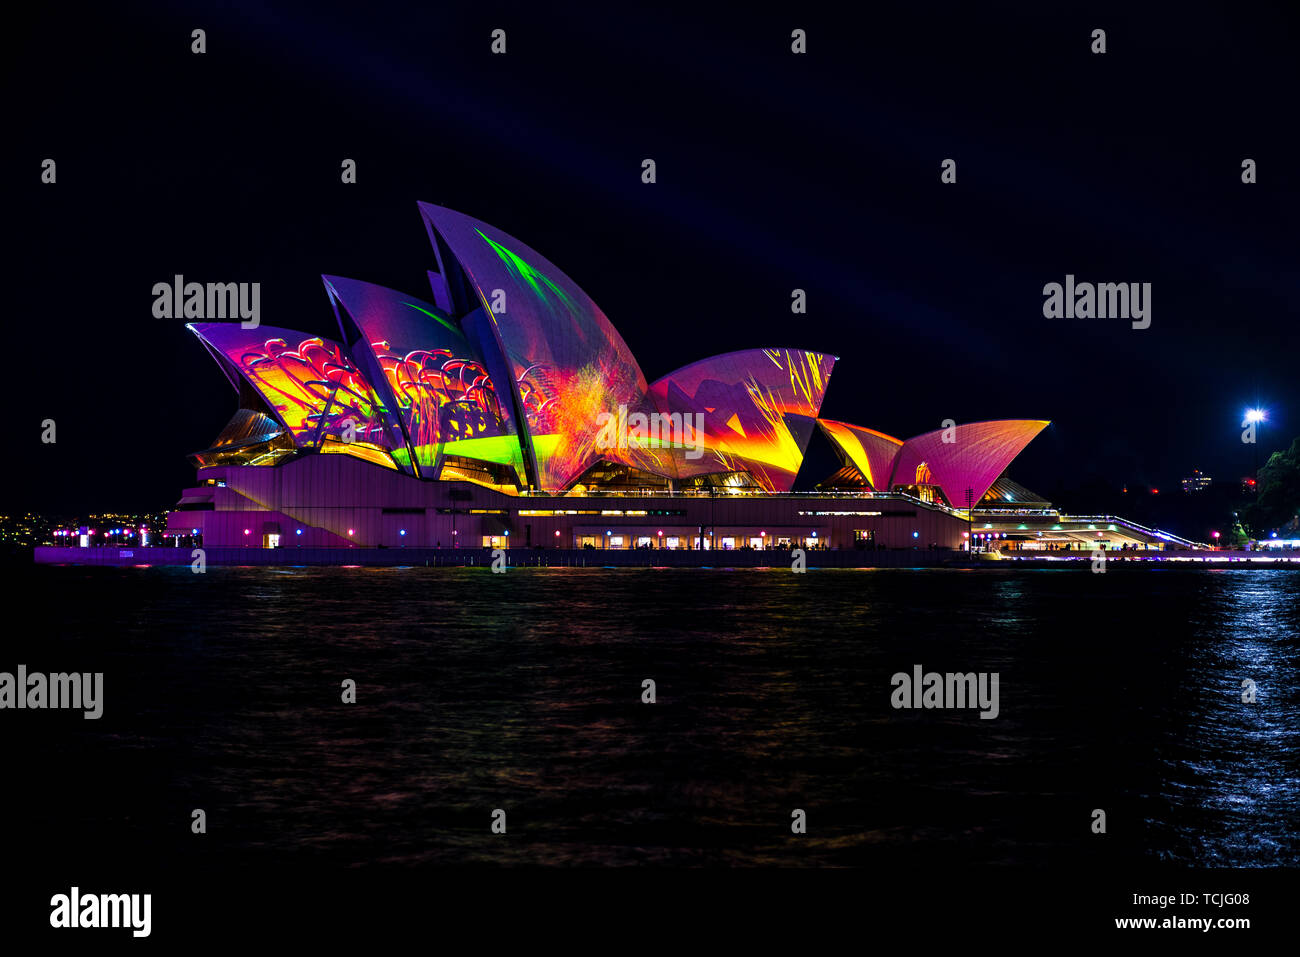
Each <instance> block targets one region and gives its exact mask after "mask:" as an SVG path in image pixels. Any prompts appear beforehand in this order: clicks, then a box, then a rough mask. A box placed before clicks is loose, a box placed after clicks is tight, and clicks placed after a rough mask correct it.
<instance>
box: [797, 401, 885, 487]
mask: <svg viewBox="0 0 1300 957" xmlns="http://www.w3.org/2000/svg"><path fill="white" fill-rule="evenodd" d="M817 424H818V425H820V426H821V428H822V431H823V432H824V433H825V434H826V437H827V438H829V439H830V440H831V442H832V443H834V445H835V447H836V449H838V450H839V452H840V453H841V456H842V457H843V458H845V459H846V460H847V461H848V462H850V463H852V465H853V466H854V468H856V469H857V470H858V472H859V473H861V475H862V477H863V479H865V480H866V482H867V485H869V486H870V487H871V488H873V489H875V490H876V491H879V492H888V491H889V476H890V474H891V472H892V471H893V468H894V457H895V456H896V455H897V454H898V450H899V449H901V448H902V447H903V440H902V439H896V438H894V437H893V436H892V435H886V434H885V433H884V432H877V431H876V430H875V429H867V428H863V427H862V426H860V425H850V424H849V423H847V422H837V421H835V420H834V419H818V420H817Z"/></svg>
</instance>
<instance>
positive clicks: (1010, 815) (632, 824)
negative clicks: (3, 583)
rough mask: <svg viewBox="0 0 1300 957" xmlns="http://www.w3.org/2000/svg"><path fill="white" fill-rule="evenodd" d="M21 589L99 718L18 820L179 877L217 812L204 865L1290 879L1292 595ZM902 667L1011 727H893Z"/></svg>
mask: <svg viewBox="0 0 1300 957" xmlns="http://www.w3.org/2000/svg"><path fill="white" fill-rule="evenodd" d="M31 575H32V578H33V581H32V583H31V587H32V588H35V589H43V590H45V591H46V592H48V593H49V596H50V597H48V599H47V600H51V601H54V600H56V599H55V598H54V597H53V596H57V602H58V607H59V608H60V609H61V616H62V621H61V630H60V632H59V634H58V635H57V636H55V637H53V638H51V639H50V643H51V647H50V649H49V650H48V653H47V655H46V658H47V659H48V660H54V659H55V658H57V659H58V660H59V661H64V660H69V661H70V660H74V659H75V660H78V661H81V660H86V659H87V656H89V657H91V658H94V659H96V660H97V661H98V662H99V665H100V666H102V669H103V670H104V671H105V672H106V675H107V677H106V684H107V687H108V688H109V692H108V693H109V696H110V697H109V699H108V701H109V706H108V709H107V711H106V717H105V719H104V720H102V721H101V722H77V723H76V726H70V725H69V724H63V725H60V726H59V730H58V734H59V735H61V736H62V737H60V738H59V739H58V741H57V744H58V746H59V747H61V748H63V749H65V750H66V751H68V752H70V753H72V754H73V755H75V756H76V758H77V761H78V762H79V763H74V764H73V765H72V766H76V767H79V768H81V769H82V771H83V777H82V778H79V779H77V781H75V782H74V781H73V780H71V779H64V778H62V777H61V773H60V772H58V771H57V770H56V771H53V772H52V773H51V774H50V775H48V776H47V777H46V779H45V780H44V781H43V782H41V783H38V784H35V785H34V786H33V791H32V807H31V808H30V809H29V810H30V812H31V816H32V817H33V818H34V819H35V820H36V821H37V822H40V821H45V823H46V825H47V826H48V827H50V828H55V827H56V826H61V824H56V822H62V821H66V820H67V819H69V818H71V819H73V820H77V819H83V818H84V819H85V821H86V822H87V825H88V826H89V825H90V824H93V825H94V827H96V828H98V829H99V830H100V831H104V829H105V826H104V825H103V823H102V820H101V819H100V818H98V817H94V815H96V814H99V815H107V816H108V817H109V818H110V819H112V820H113V821H114V822H115V823H114V824H113V825H112V826H111V827H108V828H107V832H106V833H112V829H113V828H118V829H119V830H121V829H125V830H126V832H127V837H122V838H121V840H123V841H126V840H127V838H128V837H129V838H130V840H131V841H132V842H133V843H132V844H131V846H133V847H137V848H138V847H149V848H153V849H154V850H152V851H151V852H150V853H155V854H158V855H159V856H160V857H162V858H165V859H170V858H171V857H172V856H175V857H180V856H182V855H188V858H189V859H192V858H193V856H194V854H195V851H194V846H193V844H192V843H191V844H187V845H184V847H182V845H181V844H180V843H178V839H177V838H176V837H175V836H174V832H173V831H172V824H173V822H172V821H171V820H170V816H174V814H175V813H176V809H178V808H182V809H183V808H188V807H192V806H194V805H195V802H196V800H197V799H196V795H202V801H203V802H204V805H203V806H205V807H208V808H209V809H210V810H209V813H210V815H212V817H213V820H214V821H219V822H220V829H219V830H218V829H216V828H214V834H219V835H220V836H219V837H218V838H215V839H213V840H211V841H208V842H205V844H204V845H203V847H202V849H201V851H200V853H201V854H202V855H206V856H207V857H208V858H210V859H211V860H213V861H226V860H229V859H232V858H238V859H240V860H246V859H250V858H251V859H253V860H268V861H285V860H293V861H301V860H310V861H317V860H319V861H322V862H328V863H330V864H338V865H356V864H362V863H366V862H374V861H388V862H396V863H405V864H414V863H435V864H464V863H490V864H501V863H559V864H635V863H642V862H658V863H669V864H770V863H776V864H782V865H807V864H836V865H859V864H860V865H867V866H876V865H879V864H890V863H895V862H897V863H909V864H912V863H925V862H950V863H970V862H1016V863H1030V864H1055V865H1059V864H1061V863H1063V862H1077V863H1079V864H1081V865H1087V864H1093V863H1109V862H1114V861H1115V860H1117V859H1118V860H1121V861H1122V860H1132V861H1135V862H1136V861H1141V860H1164V861H1175V862H1181V863H1187V864H1197V865H1221V866H1250V865H1277V864H1289V865H1296V864H1300V838H1298V836H1297V824H1296V815H1295V808H1296V806H1297V797H1298V796H1300V774H1298V773H1297V761H1296V754H1297V745H1298V744H1300V740H1298V737H1300V699H1298V694H1300V692H1298V691H1297V689H1298V688H1300V684H1298V683H1297V680H1296V679H1297V671H1298V670H1300V668H1298V665H1300V662H1298V657H1300V653H1298V650H1297V627H1298V626H1297V622H1298V621H1300V575H1297V574H1295V573H1293V572H1288V571H1278V570H1269V571H1260V570H1250V571H1205V570H1200V571H1183V570H1164V569H1161V570H1149V569H1141V570H1128V569H1112V571H1111V572H1109V573H1108V574H1106V575H1093V574H1090V573H1089V572H1088V571H1086V570H1080V571H1074V570H1070V571H1063V570H1049V571H1037V570H1016V571H1006V572H1003V571H1000V570H997V571H995V570H989V571H980V572H978V573H970V572H947V571H937V570H929V571H905V570H876V571H870V572H863V571H859V570H852V571H817V572H810V573H809V574H807V575H793V574H788V573H782V572H779V571H761V570H744V571H700V570H689V569H680V570H679V569H655V570H639V569H626V570H597V569H534V568H523V569H512V570H510V571H509V572H508V573H507V574H505V575H492V574H490V573H488V572H487V571H486V570H484V569H445V568H439V569H427V568H405V569H395V568H386V569H367V568H356V569H319V568H289V569H256V568H244V569H221V568H209V570H208V573H207V575H206V576H195V575H192V574H191V573H190V572H189V570H188V569H187V568H186V569H165V568H154V569H129V570H113V569H52V568H39V569H34V570H33V571H32V572H31ZM105 607H112V608H114V609H117V610H118V611H117V612H115V618H114V619H113V622H112V627H111V628H106V627H105V623H104V621H103V616H102V611H103V609H104V608H105ZM914 664H920V665H922V666H923V667H924V668H925V669H926V670H937V671H971V670H974V671H997V672H999V674H1000V676H1001V682H1000V690H1001V701H1000V706H1001V715H1000V717H999V718H998V719H997V720H994V721H981V720H979V719H978V716H977V714H976V712H973V711H971V712H952V711H920V712H908V711H895V710H893V709H892V708H891V707H890V706H889V698H890V691H891V687H890V676H891V675H892V674H893V673H894V672H896V671H908V672H910V670H911V668H912V666H913V665H914ZM78 667H86V666H82V665H78ZM1244 677H1250V678H1253V679H1254V680H1255V681H1256V682H1257V684H1258V688H1259V692H1258V694H1259V700H1258V701H1257V703H1255V704H1253V705H1247V704H1243V703H1242V702H1241V688H1240V684H1241V680H1242V678H1244ZM345 678H351V679H353V680H355V681H356V682H357V687H358V701H357V704H356V705H344V704H342V703H341V702H340V683H341V682H342V681H343V680H344V679H345ZM645 678H652V679H654V681H655V682H656V685H657V694H658V701H657V703H655V704H653V705H647V704H642V703H641V701H640V698H641V693H642V680H643V679H645ZM82 724H85V725H95V727H81V726H80V725H82ZM47 727H48V726H47ZM54 743H56V742H54V741H53V740H51V739H47V740H35V739H33V740H32V741H30V742H29V744H28V745H27V746H29V747H31V748H33V749H40V748H48V747H49V746H51V745H52V744H54ZM124 766H126V767H128V768H129V770H130V772H131V773H129V774H127V775H126V776H123V775H122V773H121V769H122V768H123V767H124ZM97 775H98V776H99V777H100V778H101V779H102V780H100V782H99V785H100V788H101V793H102V795H103V800H102V801H100V802H99V803H98V804H96V805H94V806H84V805H82V804H80V803H77V802H75V801H72V800H71V799H70V798H69V797H67V795H66V793H65V792H64V791H63V790H61V789H60V785H62V786H63V787H64V788H71V789H72V790H73V792H74V793H84V786H85V782H86V780H87V779H89V780H91V781H94V780H95V779H96V776H97ZM498 807H500V808H505V809H506V810H507V815H508V828H509V835H510V837H509V840H502V839H499V838H496V837H494V836H493V835H491V834H490V832H489V829H488V824H489V820H490V814H491V811H492V810H493V809H494V808H498ZM1097 807H1100V808H1103V809H1105V810H1106V811H1107V815H1108V833H1107V835H1106V836H1105V837H1104V838H1098V837H1097V836H1095V835H1092V834H1091V833H1090V832H1089V823H1090V813H1091V810H1092V809H1093V808H1097ZM794 808H802V809H805V810H806V811H807V814H808V821H809V830H808V833H807V834H806V835H800V836H797V837H796V836H795V835H792V834H791V833H790V828H789V822H790V815H791V810H792V809H794ZM115 812H120V813H117V814H116V816H115ZM162 821H166V825H165V826H164V824H163V823H162ZM104 839H105V840H108V841H112V840H116V838H112V837H106V838H104ZM181 840H183V838H181Z"/></svg>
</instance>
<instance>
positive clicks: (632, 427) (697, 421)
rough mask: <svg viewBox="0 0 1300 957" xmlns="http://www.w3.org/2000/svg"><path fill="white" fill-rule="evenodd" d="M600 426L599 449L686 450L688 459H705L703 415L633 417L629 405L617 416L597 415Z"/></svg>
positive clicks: (597, 442) (608, 413) (696, 413)
mask: <svg viewBox="0 0 1300 957" xmlns="http://www.w3.org/2000/svg"><path fill="white" fill-rule="evenodd" d="M596 425H598V426H599V427H600V434H599V435H597V436H596V448H598V449H648V448H683V449H686V457H687V458H688V459H691V460H694V459H698V458H702V457H703V456H704V446H703V445H702V444H700V436H701V435H703V434H704V413H703V412H687V413H685V414H683V413H681V412H673V413H671V414H668V415H665V414H662V413H659V412H654V413H652V414H650V415H646V414H645V413H644V412H633V413H631V414H630V415H629V414H628V411H627V406H625V405H620V406H619V407H618V413H617V414H615V413H613V412H601V413H600V414H599V415H597V416H596Z"/></svg>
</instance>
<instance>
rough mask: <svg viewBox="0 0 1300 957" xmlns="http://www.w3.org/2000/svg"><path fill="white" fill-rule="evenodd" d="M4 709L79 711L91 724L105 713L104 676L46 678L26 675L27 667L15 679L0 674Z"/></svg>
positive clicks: (0, 705) (0, 698)
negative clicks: (65, 709) (64, 709)
mask: <svg viewBox="0 0 1300 957" xmlns="http://www.w3.org/2000/svg"><path fill="white" fill-rule="evenodd" d="M3 708H19V709H21V708H31V709H33V710H42V709H45V708H55V709H58V708H68V709H78V710H82V711H84V712H85V714H83V715H82V717H83V718H85V719H86V720H88V721H93V720H95V719H96V718H98V717H100V716H101V715H103V713H104V673H103V672H102V671H96V672H94V673H93V674H92V673H91V672H89V671H87V672H81V673H75V672H74V673H72V674H62V673H59V674H52V675H45V674H41V673H40V672H39V671H33V672H32V673H31V674H28V673H27V666H26V665H19V666H18V673H17V675H13V674H10V673H9V672H8V671H0V709H3Z"/></svg>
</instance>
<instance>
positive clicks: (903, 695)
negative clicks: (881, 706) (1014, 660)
mask: <svg viewBox="0 0 1300 957" xmlns="http://www.w3.org/2000/svg"><path fill="white" fill-rule="evenodd" d="M889 683H890V684H891V685H892V686H893V688H894V691H893V693H892V694H891V695H890V696H889V703H890V704H891V705H893V707H894V708H895V709H898V708H918V709H919V708H976V707H977V708H979V709H980V718H981V719H983V720H991V719H993V718H996V717H997V716H998V711H999V706H998V672H996V671H994V672H992V673H989V672H987V671H980V672H974V671H968V672H967V673H966V674H960V673H953V672H948V673H947V674H939V672H937V671H930V672H926V673H925V674H922V673H921V666H920V665H913V666H912V673H911V674H910V675H909V674H908V673H907V672H905V671H900V672H898V673H897V674H895V675H894V677H893V678H891V679H890V681H889Z"/></svg>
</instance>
